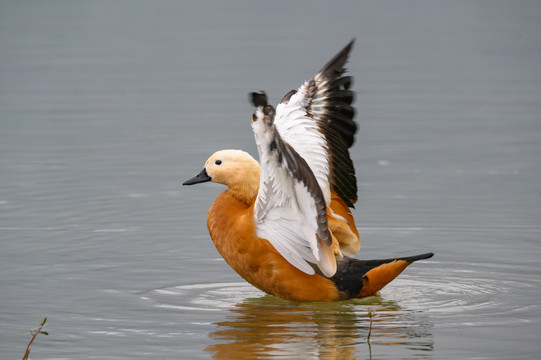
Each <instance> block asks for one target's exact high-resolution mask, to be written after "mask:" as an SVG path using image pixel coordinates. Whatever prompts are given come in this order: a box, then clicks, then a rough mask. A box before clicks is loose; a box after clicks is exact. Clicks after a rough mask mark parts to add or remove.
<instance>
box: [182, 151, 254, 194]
mask: <svg viewBox="0 0 541 360" xmlns="http://www.w3.org/2000/svg"><path fill="white" fill-rule="evenodd" d="M207 181H213V182H216V183H219V184H223V185H226V186H227V187H228V188H229V189H231V190H232V191H233V192H234V193H235V194H236V196H237V197H238V198H239V200H242V201H244V202H250V203H251V202H253V201H254V200H255V197H256V196H257V191H258V189H259V163H258V162H257V161H256V160H255V159H254V158H253V157H252V156H251V155H250V154H248V153H247V152H245V151H242V150H220V151H217V152H215V153H214V154H212V155H211V157H209V158H208V160H207V161H206V162H205V167H204V168H203V170H201V172H200V173H199V174H197V175H196V176H194V177H193V178H191V179H188V180H186V181H185V182H184V183H183V184H182V185H194V184H199V183H203V182H207Z"/></svg>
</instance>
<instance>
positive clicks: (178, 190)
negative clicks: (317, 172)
mask: <svg viewBox="0 0 541 360" xmlns="http://www.w3.org/2000/svg"><path fill="white" fill-rule="evenodd" d="M353 37H355V38H356V44H355V48H354V51H353V55H352V58H351V61H350V63H349V65H348V69H349V71H350V73H351V74H352V75H353V76H354V77H355V89H356V90H357V100H356V106H357V109H358V114H357V121H358V123H359V125H360V131H359V133H358V136H357V141H356V144H355V145H354V147H353V148H352V152H351V155H352V158H353V160H354V162H355V165H356V168H357V173H358V180H359V202H358V203H357V206H356V209H355V210H354V216H355V218H356V221H357V226H358V227H359V231H360V234H361V237H362V250H361V253H360V254H359V257H361V258H380V257H392V256H399V255H411V254H416V253H420V252H426V251H434V252H436V256H435V257H434V258H433V259H430V260H428V261H424V262H420V263H416V264H414V265H412V266H411V267H409V268H408V269H407V270H406V271H405V272H404V273H403V274H402V275H401V276H400V277H399V278H398V279H397V280H396V281H395V282H393V283H392V284H390V285H389V286H388V287H386V289H385V290H384V291H383V292H382V296H381V297H380V298H369V299H364V300H359V301H349V302H343V303H337V304H296V303H292V302H287V301H282V300H279V299H275V298H273V297H271V296H266V295H264V294H262V293H261V292H259V291H258V290H256V289H254V288H252V287H251V286H250V285H248V284H246V283H244V282H243V281H242V280H241V279H240V278H239V277H238V276H237V275H236V274H235V273H234V272H233V271H232V270H231V269H230V268H229V267H228V266H227V264H225V262H224V261H223V260H221V258H220V256H219V254H218V253H217V251H216V250H215V248H214V246H213V244H212V242H211V240H210V238H209V236H208V232H207V230H206V226H205V216H206V211H207V209H208V207H209V205H210V204H211V202H212V201H213V199H214V198H215V197H216V196H217V194H218V193H219V192H220V191H221V190H222V188H221V187H220V186H218V185H215V184H202V185H199V186H196V187H190V188H187V187H186V188H182V187H181V185H180V184H181V182H182V181H183V180H185V179H187V178H189V177H191V176H193V175H195V174H196V173H197V172H199V171H200V169H201V168H202V165H203V162H204V161H205V160H206V158H207V157H208V156H209V155H210V154H211V153H213V152H214V151H216V150H219V149H223V148H241V149H245V150H247V151H249V152H250V153H252V154H253V155H254V156H256V151H255V146H254V141H253V135H252V133H251V129H250V125H249V122H250V118H251V114H252V108H251V107H250V105H249V104H248V102H247V93H248V92H250V91H254V90H261V89H263V90H265V91H266V92H267V94H269V96H270V98H271V99H272V100H273V102H276V101H278V100H279V99H280V98H281V96H282V95H283V94H284V93H285V92H287V91H288V90H290V89H292V88H296V87H298V86H299V85H300V84H301V83H302V82H303V81H304V80H306V79H308V78H310V77H311V76H312V75H313V74H314V73H315V71H317V70H318V69H319V68H320V67H321V66H322V65H323V64H324V63H325V62H326V61H327V60H328V59H330V57H331V56H332V55H334V53H335V52H337V51H338V50H339V49H341V48H342V47H343V46H344V45H345V44H346V43H347V42H348V41H349V40H350V39H351V38H353ZM540 205H541V3H540V2H538V1H513V2H505V1H448V2H444V1H408V2H403V1H391V2H387V1H386V2H379V1H369V2H367V1H343V2H342V1H339V2H333V3H330V2H323V1H299V2H286V1H272V2H248V1H245V2H243V1H229V2H221V1H201V2H177V1H161V0H160V1H147V2H144V1H85V2H82V1H81V2H79V1H56V0H53V1H1V2H0V354H1V355H0V357H1V358H2V359H16V358H20V357H22V355H23V353H24V349H25V347H26V344H27V342H28V340H29V335H28V334H27V331H28V330H29V329H31V328H34V327H37V326H38V324H39V322H40V321H41V319H42V318H43V317H45V316H47V317H48V319H49V320H48V326H47V330H48V331H49V333H50V335H49V336H39V337H38V338H37V340H36V342H35V343H34V346H33V349H32V353H31V357H32V358H34V359H121V358H137V359H152V358H161V359H165V358H167V359H197V358H201V359H204V358H211V357H213V358H217V359H240V358H283V359H300V358H303V359H369V358H373V359H398V358H401V359H419V358H426V359H432V358H438V359H457V358H463V359H494V358H498V359H533V358H537V357H538V356H539V354H540V353H541V345H540V343H539V334H540V333H541V311H540V300H539V299H540V298H541V290H540V285H541V282H540V275H541V267H540V260H541V259H540V258H541V206H540ZM368 312H373V314H374V315H373V324H372V335H371V341H370V344H369V343H368V342H367V334H368V329H369V323H370V321H369V316H368Z"/></svg>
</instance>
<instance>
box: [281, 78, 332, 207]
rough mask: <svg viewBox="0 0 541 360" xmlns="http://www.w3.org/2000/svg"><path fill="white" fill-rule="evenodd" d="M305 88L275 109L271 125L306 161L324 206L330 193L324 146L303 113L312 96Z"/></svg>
mask: <svg viewBox="0 0 541 360" xmlns="http://www.w3.org/2000/svg"><path fill="white" fill-rule="evenodd" d="M308 84H309V82H306V83H304V84H303V85H302V86H301V87H300V88H299V90H298V91H297V92H296V93H295V94H293V95H292V96H291V98H290V99H289V101H288V102H287V103H281V104H279V105H278V106H277V108H276V117H275V119H274V125H275V126H276V130H277V131H278V133H279V134H280V136H281V137H282V139H283V140H284V141H285V142H287V143H288V144H289V145H291V146H292V147H293V148H294V149H295V151H297V153H298V154H299V155H300V156H301V157H302V158H303V159H304V160H306V162H307V163H308V165H309V166H310V169H311V170H312V172H313V173H314V176H315V177H316V179H317V182H318V184H319V187H320V188H321V191H322V192H323V196H324V197H325V203H326V204H327V206H328V205H329V204H330V201H331V189H330V184H329V171H330V170H329V169H330V167H329V159H328V153H327V142H326V140H325V137H324V136H323V134H322V133H321V130H320V128H319V126H318V124H317V122H316V121H314V119H312V118H311V117H310V116H308V114H307V113H306V109H307V107H308V106H309V104H310V102H311V100H312V96H313V94H310V93H309V89H308Z"/></svg>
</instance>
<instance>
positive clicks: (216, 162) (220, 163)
mask: <svg viewBox="0 0 541 360" xmlns="http://www.w3.org/2000/svg"><path fill="white" fill-rule="evenodd" d="M214 163H215V164H216V165H222V160H216V161H215V162H214Z"/></svg>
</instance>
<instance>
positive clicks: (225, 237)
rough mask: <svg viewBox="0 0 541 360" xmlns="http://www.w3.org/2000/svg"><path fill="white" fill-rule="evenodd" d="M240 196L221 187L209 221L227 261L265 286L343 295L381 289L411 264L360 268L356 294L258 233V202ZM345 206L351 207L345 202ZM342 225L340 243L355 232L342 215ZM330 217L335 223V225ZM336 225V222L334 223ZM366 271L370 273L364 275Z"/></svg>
mask: <svg viewBox="0 0 541 360" xmlns="http://www.w3.org/2000/svg"><path fill="white" fill-rule="evenodd" d="M250 200H251V199H249V198H248V199H246V198H243V199H242V200H240V199H239V198H238V196H237V193H236V191H234V190H232V189H228V190H226V191H224V192H223V193H221V194H220V195H219V196H218V198H217V199H216V200H215V201H214V203H213V204H212V206H211V207H210V209H209V212H208V216H207V226H208V229H209V232H210V236H211V238H212V240H213V242H214V244H215V245H216V248H217V249H218V251H219V252H220V254H221V255H222V257H223V258H224V259H225V261H226V262H227V263H228V264H229V265H230V266H231V267H232V268H233V269H234V270H235V271H236V272H237V273H238V274H239V275H240V276H242V277H243V278H244V279H245V280H246V281H248V282H249V283H250V284H252V285H253V286H255V287H257V288H258V289H260V290H261V291H264V292H266V293H268V294H272V295H275V296H278V297H281V298H284V299H289V300H295V301H337V300H345V299H347V298H351V297H365V296H373V295H377V294H378V291H379V290H380V289H381V288H383V287H384V286H385V285H386V284H387V283H389V282H390V281H391V280H392V279H394V278H395V277H396V276H398V274H400V272H402V270H404V268H405V267H406V266H407V265H409V264H410V262H408V261H404V260H397V261H391V262H388V263H386V264H382V265H379V266H377V267H376V268H373V269H371V270H370V271H368V272H367V273H366V274H359V276H358V281H359V283H361V282H362V289H361V291H360V292H358V293H357V294H356V295H355V296H351V295H348V293H347V292H345V291H343V289H342V290H339V289H338V287H337V285H336V284H335V282H334V281H333V278H330V279H329V278H326V277H324V276H321V275H318V274H314V275H308V274H306V273H304V272H302V271H300V270H298V269H297V268H296V267H294V266H293V265H291V264H290V263H289V262H288V261H286V260H285V259H284V258H283V257H282V256H281V255H280V254H279V253H278V251H276V250H275V249H274V247H273V246H272V245H271V244H270V242H269V241H268V240H266V239H262V238H259V237H257V236H256V235H255V225H254V223H253V202H252V203H250ZM345 206H346V205H345V204H343V202H341V201H340V199H339V198H336V197H333V202H332V203H331V208H333V211H334V213H336V214H338V215H340V216H342V217H344V218H346V219H347V220H348V225H349V226H348V227H349V228H350V230H351V231H353V232H354V233H355V234H356V236H357V237H358V232H357V230H356V229H355V224H354V222H353V218H352V216H351V213H350V212H349V209H348V208H347V206H346V207H345ZM344 207H345V208H344ZM341 222H342V224H341V226H342V227H341V228H340V229H339V231H338V230H335V232H336V234H333V238H335V239H336V240H337V241H338V242H339V243H340V239H341V238H340V236H338V238H337V237H336V235H340V234H341V233H344V234H346V235H347V236H346V237H350V236H351V235H350V234H348V231H346V229H345V228H343V225H344V224H343V221H341ZM332 223H333V221H332V220H331V219H330V220H329V228H330V229H331V231H332V229H333V224H332ZM334 227H335V228H336V226H334ZM363 275H364V276H363Z"/></svg>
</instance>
